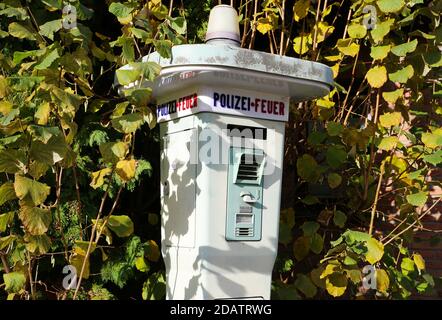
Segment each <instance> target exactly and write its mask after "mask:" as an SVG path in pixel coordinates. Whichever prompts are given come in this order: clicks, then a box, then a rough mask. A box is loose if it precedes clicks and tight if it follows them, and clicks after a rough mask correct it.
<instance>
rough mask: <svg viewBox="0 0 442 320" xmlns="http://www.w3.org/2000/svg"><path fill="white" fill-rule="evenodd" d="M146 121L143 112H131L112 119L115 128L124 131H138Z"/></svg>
mask: <svg viewBox="0 0 442 320" xmlns="http://www.w3.org/2000/svg"><path fill="white" fill-rule="evenodd" d="M143 123H144V117H143V115H142V114H141V113H139V112H136V113H130V114H126V115H124V116H121V117H118V118H114V119H112V126H113V127H114V128H115V130H117V131H119V132H122V133H132V132H135V131H137V130H138V129H139V128H140V127H141V125H142V124H143Z"/></svg>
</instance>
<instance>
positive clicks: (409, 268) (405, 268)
mask: <svg viewBox="0 0 442 320" xmlns="http://www.w3.org/2000/svg"><path fill="white" fill-rule="evenodd" d="M401 270H402V274H404V275H408V274H409V273H411V272H413V271H414V261H413V260H411V259H410V258H403V259H402V262H401Z"/></svg>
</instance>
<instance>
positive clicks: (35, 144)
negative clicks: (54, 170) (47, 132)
mask: <svg viewBox="0 0 442 320" xmlns="http://www.w3.org/2000/svg"><path fill="white" fill-rule="evenodd" d="M68 150H69V149H68V145H67V143H66V140H65V138H64V136H62V135H58V136H53V137H51V138H50V139H49V141H48V142H47V143H43V142H41V141H38V140H34V141H32V143H31V149H30V151H29V154H30V156H31V158H32V159H34V160H35V161H38V162H42V163H47V164H50V165H53V164H55V163H57V162H60V161H61V160H63V159H64V158H65V156H66V155H67V154H68Z"/></svg>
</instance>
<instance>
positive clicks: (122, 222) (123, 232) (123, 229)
mask: <svg viewBox="0 0 442 320" xmlns="http://www.w3.org/2000/svg"><path fill="white" fill-rule="evenodd" d="M107 225H108V227H109V229H111V230H112V231H113V232H115V234H116V235H117V236H118V237H120V238H124V237H128V236H130V235H131V234H132V233H133V232H134V224H133V222H132V220H131V219H130V218H129V217H128V216H111V217H110V218H109V221H108V224H107Z"/></svg>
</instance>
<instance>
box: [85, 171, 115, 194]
mask: <svg viewBox="0 0 442 320" xmlns="http://www.w3.org/2000/svg"><path fill="white" fill-rule="evenodd" d="M111 172H112V169H110V168H104V169H102V170H99V171H95V172H92V181H91V183H90V186H91V187H92V188H94V189H97V188H99V187H101V186H102V185H103V183H104V177H105V176H107V175H108V174H110V173H111Z"/></svg>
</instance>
